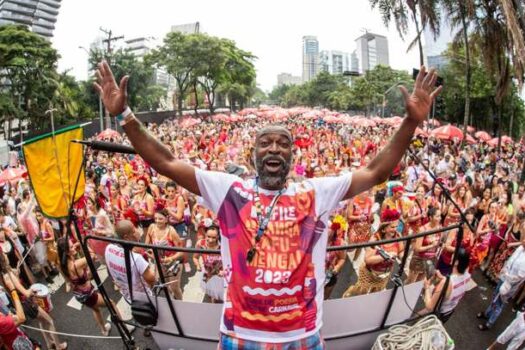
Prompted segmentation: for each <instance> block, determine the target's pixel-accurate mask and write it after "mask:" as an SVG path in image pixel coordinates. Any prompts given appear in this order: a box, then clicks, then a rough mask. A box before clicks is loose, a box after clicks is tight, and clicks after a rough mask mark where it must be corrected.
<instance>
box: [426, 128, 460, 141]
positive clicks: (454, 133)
mask: <svg viewBox="0 0 525 350" xmlns="http://www.w3.org/2000/svg"><path fill="white" fill-rule="evenodd" d="M430 135H432V136H434V137H437V138H438V139H442V140H452V139H455V138H456V139H460V140H463V131H461V130H460V129H459V128H457V127H455V126H452V125H450V124H449V125H445V126H440V127H439V128H437V129H434V130H432V131H431V132H430Z"/></svg>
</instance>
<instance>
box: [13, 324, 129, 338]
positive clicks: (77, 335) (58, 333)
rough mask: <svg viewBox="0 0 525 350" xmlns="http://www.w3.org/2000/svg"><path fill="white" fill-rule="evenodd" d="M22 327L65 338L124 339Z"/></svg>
mask: <svg viewBox="0 0 525 350" xmlns="http://www.w3.org/2000/svg"><path fill="white" fill-rule="evenodd" d="M21 327H23V328H26V329H32V330H35V331H40V332H45V333H50V334H56V335H61V336H64V337H72V338H91V339H122V338H121V337H106V336H103V335H84V334H71V333H63V332H53V331H49V330H47V329H42V328H38V327H31V326H26V325H21Z"/></svg>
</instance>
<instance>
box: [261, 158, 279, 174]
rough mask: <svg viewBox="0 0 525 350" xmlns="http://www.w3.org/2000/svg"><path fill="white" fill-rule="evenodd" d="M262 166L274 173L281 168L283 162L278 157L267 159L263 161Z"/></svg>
mask: <svg viewBox="0 0 525 350" xmlns="http://www.w3.org/2000/svg"><path fill="white" fill-rule="evenodd" d="M264 166H265V168H266V170H268V171H269V172H271V173H275V172H278V171H279V170H281V167H282V166H283V162H282V160H280V159H268V160H266V161H265V162H264Z"/></svg>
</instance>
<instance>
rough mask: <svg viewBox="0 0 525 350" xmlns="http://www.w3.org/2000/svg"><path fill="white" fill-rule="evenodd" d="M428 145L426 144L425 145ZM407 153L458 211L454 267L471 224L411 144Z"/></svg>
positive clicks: (443, 293) (442, 291)
mask: <svg viewBox="0 0 525 350" xmlns="http://www.w3.org/2000/svg"><path fill="white" fill-rule="evenodd" d="M427 146H428V145H427ZM407 151H408V154H409V156H410V157H411V158H412V159H414V160H415V161H416V162H417V163H419V164H421V166H422V167H423V169H425V171H426V172H427V173H428V174H429V175H430V177H431V178H432V180H434V184H435V185H438V186H439V187H441V189H442V190H443V194H444V195H445V197H446V198H447V200H448V201H449V202H450V203H452V205H453V206H454V208H456V210H457V211H458V213H459V216H460V226H459V228H458V232H457V234H456V247H455V251H454V255H453V257H452V262H451V266H452V268H453V267H454V265H455V264H456V261H457V256H458V252H459V249H460V248H461V244H462V242H463V230H464V226H465V225H466V226H467V227H468V228H469V230H470V231H471V232H475V230H474V228H473V227H472V225H471V224H470V222H468V220H467V217H466V215H465V213H464V212H463V210H462V209H461V208H460V206H459V205H458V203H457V202H456V201H455V200H454V199H453V198H452V196H451V195H450V191H449V190H448V188H446V186H445V185H443V184H442V183H441V182H440V181H438V179H437V177H436V175H435V174H434V173H433V172H432V171H430V169H429V168H428V167H427V166H425V164H423V162H422V161H421V159H420V158H419V156H418V155H417V154H416V153H415V152H414V150H413V149H412V146H409V147H408V149H407ZM449 281H450V278H449V277H447V280H446V282H445V286H444V288H443V289H442V290H441V295H440V296H439V300H438V302H437V303H436V306H435V307H434V310H433V313H434V314H435V313H437V312H438V311H439V310H438V309H439V307H440V306H441V303H442V301H443V299H444V298H445V295H446V293H447V289H448V285H449Z"/></svg>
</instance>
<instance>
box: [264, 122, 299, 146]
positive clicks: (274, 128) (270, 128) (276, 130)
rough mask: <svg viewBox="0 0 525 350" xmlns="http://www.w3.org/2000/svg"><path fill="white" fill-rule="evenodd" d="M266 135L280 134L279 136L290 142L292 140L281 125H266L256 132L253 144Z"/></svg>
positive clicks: (287, 131)
mask: <svg viewBox="0 0 525 350" xmlns="http://www.w3.org/2000/svg"><path fill="white" fill-rule="evenodd" d="M267 134H280V135H284V136H286V138H287V139H288V140H289V141H290V142H292V141H293V139H292V134H291V133H290V131H289V130H288V129H287V128H286V127H284V126H283V125H278V124H271V125H267V126H265V127H264V128H262V129H259V130H258V131H257V134H256V135H255V144H257V141H259V139H260V138H261V136H263V135H267Z"/></svg>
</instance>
